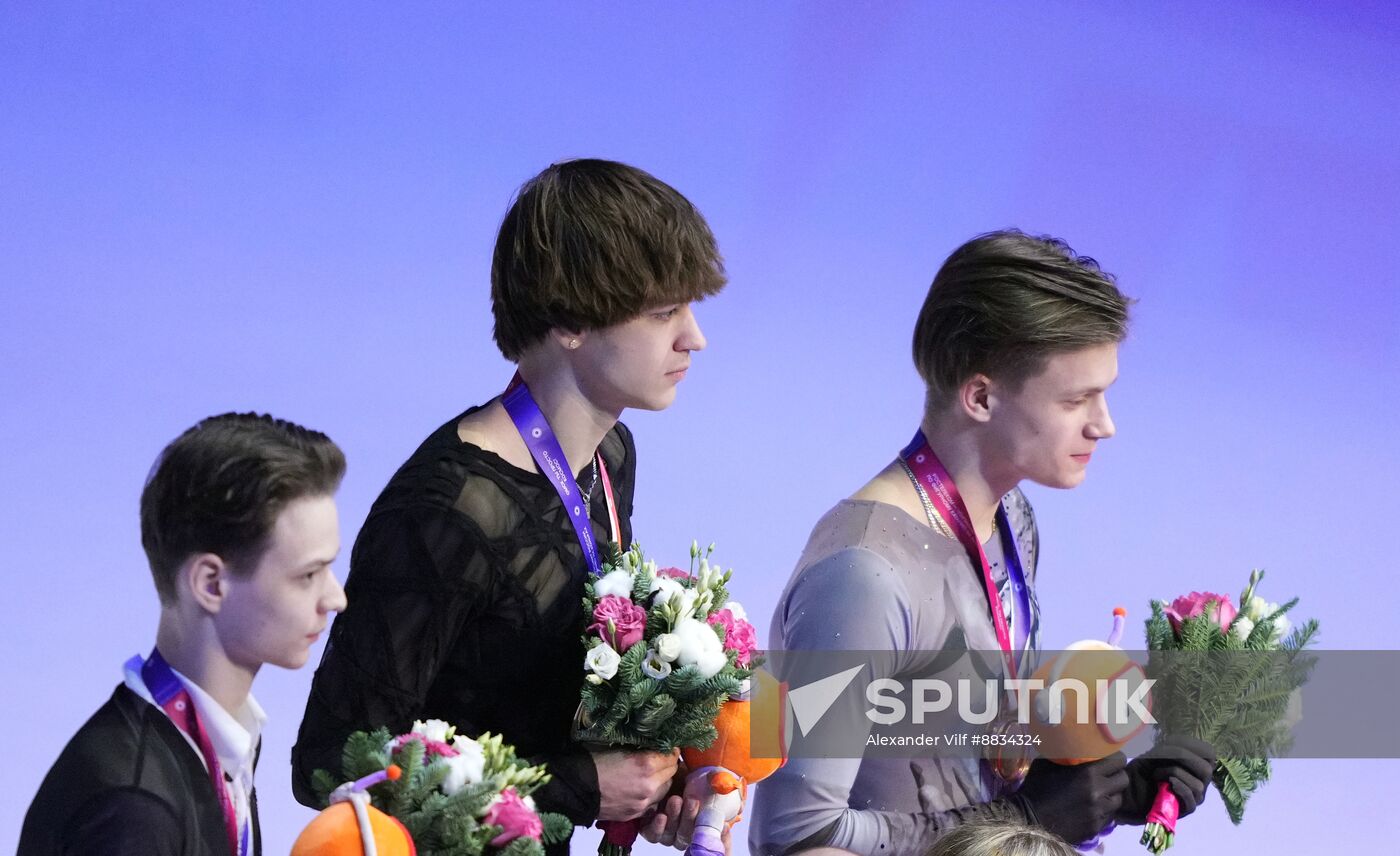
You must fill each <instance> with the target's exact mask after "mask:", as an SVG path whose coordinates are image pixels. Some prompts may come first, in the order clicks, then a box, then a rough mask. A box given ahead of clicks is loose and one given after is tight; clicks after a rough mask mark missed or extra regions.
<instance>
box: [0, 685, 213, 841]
mask: <svg viewBox="0 0 1400 856" xmlns="http://www.w3.org/2000/svg"><path fill="white" fill-rule="evenodd" d="M196 771H197V772H201V773H202V772H203V766H202V765H201V763H200V761H199V759H198V757H197V756H195V754H194V751H193V750H192V749H190V748H189V745H188V744H187V743H185V742H184V738H183V737H182V736H180V733H179V731H177V730H176V729H175V727H174V725H172V724H171V723H170V722H169V720H168V719H166V718H165V715H164V714H163V713H161V712H160V711H159V710H158V709H157V708H156V707H154V706H153V705H151V704H150V703H149V702H147V701H145V700H144V699H142V698H141V697H140V696H138V695H137V694H136V693H134V692H132V691H131V690H130V689H128V688H127V687H125V686H118V687H117V688H116V690H115V691H114V692H113V693H112V696H111V698H109V699H108V700H107V701H106V702H105V703H103V704H102V706H101V707H99V708H98V709H97V711H96V712H95V713H93V715H92V716H91V717H89V718H88V720H87V722H85V723H84V724H83V726H82V727H81V728H79V729H78V732H77V733H76V734H74V735H73V738H72V739H71V740H69V741H68V744H67V745H66V746H65V747H64V748H63V751H62V752H61V753H60V754H59V757H58V760H57V761H55V762H54V765H53V766H52V767H51V768H50V769H49V772H48V775H46V776H45V777H44V781H43V783H42V784H41V785H40V786H39V791H38V793H37V794H36V795H35V797H34V801H33V802H32V803H31V805H30V807H29V812H28V814H27V815H26V818H25V823H24V831H23V835H22V836H21V846H20V853H21V854H30V853H34V854H39V853H49V852H59V849H60V848H58V844H57V842H60V841H70V840H72V837H73V836H75V835H76V836H79V837H83V836H87V835H89V834H101V835H102V836H104V840H105V837H106V836H118V837H121V834H119V832H118V831H116V830H118V828H119V827H121V826H122V825H123V823H126V824H128V825H130V824H135V828H134V829H133V834H134V833H135V832H138V831H139V832H140V833H141V835H143V836H148V838H143V839H142V840H143V841H144V840H149V841H150V842H151V843H152V844H156V843H158V842H165V841H167V840H171V839H172V838H173V839H174V840H178V839H179V838H180V837H181V836H182V835H184V834H186V833H187V832H188V831H189V830H193V829H197V828H199V826H198V825H197V821H196V820H195V814H196V812H197V808H196V806H197V803H198V797H199V795H200V794H201V793H202V791H201V789H200V788H199V787H198V785H197V784H196V782H197V779H192V774H193V773H195V772H196ZM205 782H206V783H207V779H206V780H205ZM215 808H216V809H217V803H216V804H215ZM124 819H125V820H124ZM84 840H86V839H84ZM88 843H94V842H88ZM116 843H118V842H116V841H115V839H114V845H115V844H116ZM118 850H120V848H118ZM122 852H124V851H122ZM152 852H164V850H163V848H161V847H157V848H156V849H155V850H153V851H152Z"/></svg>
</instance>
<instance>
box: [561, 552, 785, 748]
mask: <svg viewBox="0 0 1400 856" xmlns="http://www.w3.org/2000/svg"><path fill="white" fill-rule="evenodd" d="M713 549H714V545H711V546H710V547H709V548H706V549H704V550H701V549H700V547H699V545H698V544H692V545H691V567H690V570H682V569H680V568H658V567H657V565H656V563H655V562H654V561H652V560H650V559H648V558H647V557H646V556H645V555H644V553H643V552H642V548H641V547H640V546H639V545H635V544H634V545H633V546H632V548H631V549H630V550H628V551H626V552H620V551H616V550H615V551H614V553H613V555H612V556H611V557H610V558H609V560H608V561H606V562H604V564H603V567H602V569H601V573H599V574H598V575H596V576H595V577H593V578H592V579H591V580H589V582H588V583H587V585H586V587H585V596H584V603H583V606H584V614H585V615H587V616H589V617H590V619H589V620H590V623H589V624H588V627H587V630H586V632H585V634H584V645H585V646H586V647H587V649H588V651H587V654H586V655H585V657H584V663H583V665H584V669H585V670H586V671H587V673H588V674H587V676H586V678H587V682H586V683H585V685H584V690H583V699H582V704H581V705H580V708H579V722H578V732H579V737H580V739H583V740H586V741H592V742H597V743H604V744H611V745H624V746H636V747H645V748H649V749H659V750H662V751H666V750H670V749H673V748H677V747H682V746H698V747H703V746H708V745H709V743H710V742H711V741H713V740H714V737H715V729H714V719H715V716H716V715H717V714H718V712H719V706H720V704H722V703H723V702H724V700H725V699H726V698H728V697H729V695H730V694H731V693H735V692H737V691H738V690H739V688H740V684H741V683H742V682H743V681H744V680H745V679H746V678H748V676H749V674H750V673H751V670H752V669H753V668H755V667H756V666H757V665H759V663H758V662H757V657H756V656H755V651H756V649H757V647H758V645H757V635H756V633H755V632H754V629H753V625H751V624H749V622H748V620H747V619H746V617H745V613H744V609H743V606H741V605H740V604H738V603H736V602H734V601H731V600H730V599H729V592H728V590H727V588H726V584H727V583H728V582H729V580H730V578H731V575H732V571H728V570H724V569H722V568H720V567H719V566H717V565H712V564H711V563H710V554H711V552H712V551H713Z"/></svg>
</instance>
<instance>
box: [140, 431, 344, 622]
mask: <svg viewBox="0 0 1400 856" xmlns="http://www.w3.org/2000/svg"><path fill="white" fill-rule="evenodd" d="M344 475H345V455H344V453H343V452H341V451H340V447H339V446H337V445H336V444H335V443H333V442H332V441H331V439H330V438H329V437H327V436H326V435H325V434H322V433H320V432H319V431H312V430H311V429H309V428H303V427H301V426H300V425H296V424H294V423H291V422H287V421H285V420H282V419H274V418H272V417H271V416H266V415H259V414H256V413H225V414H223V415H221V416H211V417H209V418H208V419H205V420H203V421H202V422H200V423H199V424H197V425H195V426H194V427H193V428H191V429H189V430H188V431H186V432H185V433H183V434H181V435H180V436H179V437H178V438H176V439H175V441H174V442H172V443H171V444H170V445H168V446H166V447H165V449H164V450H163V451H162V452H161V453H160V456H159V457H158V458H156V463H155V466H154V467H152V469H151V474H150V476H149V477H148V478H147V479H146V487H145V489H144V490H142V491H141V546H143V547H144V548H145V549H146V558H147V560H148V561H149V562H150V565H151V574H152V576H154V577H155V583H156V591H157V592H159V594H160V599H161V603H164V604H167V605H168V604H172V603H174V602H175V599H176V585H175V578H176V575H177V573H178V571H179V569H180V566H181V565H182V564H184V562H185V560H186V559H188V558H189V557H190V556H192V555H194V554H196V553H213V554H215V555H217V556H219V557H220V558H221V559H223V560H224V561H225V562H227V563H228V564H229V566H230V568H231V569H232V570H233V571H234V572H235V573H238V574H249V573H252V571H253V569H254V568H255V567H256V566H257V563H258V560H259V559H260V558H261V557H262V553H263V551H264V550H265V549H266V548H267V542H268V539H269V537H270V535H271V532H272V527H273V524H275V523H276V522H277V517H278V515H279V514H281V513H282V509H284V508H286V506H287V505H288V504H289V503H291V502H292V501H294V500H297V499H301V498H303V497H316V496H331V495H333V494H334V493H335V491H336V489H337V488H338V487H339V486H340V480H341V478H343V477H344Z"/></svg>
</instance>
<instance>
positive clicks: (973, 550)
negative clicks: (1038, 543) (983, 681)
mask: <svg viewBox="0 0 1400 856" xmlns="http://www.w3.org/2000/svg"><path fill="white" fill-rule="evenodd" d="M899 457H900V458H901V459H902V460H903V461H904V463H905V464H906V465H907V466H908V467H909V469H910V471H911V472H913V473H914V477H915V479H917V480H918V482H919V484H920V485H921V486H922V487H923V488H924V490H925V491H926V492H927V493H928V497H929V501H930V502H932V503H933V506H934V508H935V509H937V511H938V513H939V516H941V517H942V518H943V520H944V521H945V522H946V523H947V524H948V527H949V528H950V529H952V530H953V534H954V535H956V536H957V539H958V541H960V542H961V543H962V545H963V549H965V550H967V555H968V558H969V559H971V560H972V563H973V565H974V566H980V567H981V568H982V583H983V586H984V588H985V589H986V593H987V605H988V607H989V608H990V609H991V613H992V625H993V626H994V627H995V628H996V633H997V644H998V645H999V646H1001V652H1002V655H1003V656H1004V657H1005V658H1006V667H1007V677H1009V678H1014V677H1016V676H1017V674H1018V672H1017V671H1016V665H1017V664H1016V653H1015V652H1016V651H1024V650H1025V643H1026V636H1027V634H1028V633H1029V632H1030V627H1029V624H1030V613H1031V607H1030V595H1029V593H1028V592H1027V590H1026V578H1025V574H1024V573H1022V571H1021V557H1020V554H1019V553H1018V552H1017V550H1016V538H1015V536H1014V535H1013V534H1012V532H1011V523H1010V521H1009V520H1008V519H1007V516H1006V509H1005V508H1003V507H1002V506H1001V505H1000V504H998V505H997V522H998V523H1000V524H1001V531H1002V545H1003V548H1004V550H1003V551H1004V552H1005V553H1006V571H1007V576H1008V577H1010V579H1011V587H1012V590H1013V592H1014V593H1015V600H1014V601H1013V606H1012V609H1013V610H1014V611H1015V612H1013V614H1016V613H1019V615H1020V619H1021V620H1019V621H1017V622H1016V647H1015V648H1013V647H1012V644H1011V633H1010V632H1009V631H1008V630H1007V626H1006V615H1005V614H1004V613H1003V612H1002V608H1001V596H1000V595H999V594H998V593H997V586H996V582H995V581H994V580H993V579H992V566H991V563H990V562H988V561H987V553H986V551H984V550H983V549H982V543H981V541H979V540H978V538H977V530H976V529H974V528H973V526H972V516H971V515H969V514H968V513H967V505H966V504H964V503H963V498H962V494H960V493H959V492H958V486H957V485H956V484H954V483H953V477H952V476H950V475H949V474H948V470H947V469H945V468H944V466H943V463H942V462H941V461H939V460H938V456H937V455H935V454H934V453H933V449H932V448H930V447H929V444H928V440H927V439H925V437H924V432H923V430H922V429H921V430H919V431H918V432H916V433H915V434H914V439H913V440H912V441H910V443H909V445H908V446H905V447H904V449H903V451H901V452H900V453H899ZM1018 607H1019V609H1018Z"/></svg>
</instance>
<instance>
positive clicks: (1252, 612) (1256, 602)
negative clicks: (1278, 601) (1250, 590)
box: [1244, 594, 1269, 622]
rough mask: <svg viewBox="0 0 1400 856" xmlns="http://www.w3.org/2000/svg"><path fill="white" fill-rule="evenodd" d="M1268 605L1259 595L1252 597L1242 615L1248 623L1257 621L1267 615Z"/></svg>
mask: <svg viewBox="0 0 1400 856" xmlns="http://www.w3.org/2000/svg"><path fill="white" fill-rule="evenodd" d="M1268 607H1269V604H1268V602H1267V601H1265V600H1264V598H1262V597H1260V596H1259V595H1257V594H1256V595H1254V596H1253V597H1251V598H1250V599H1249V604H1248V605H1247V606H1245V608H1244V614H1245V615H1246V616H1247V617H1248V618H1249V620H1250V621H1256V622H1257V621H1258V620H1259V619H1261V618H1263V617H1264V616H1266V615H1268V614H1269V609H1268Z"/></svg>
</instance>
